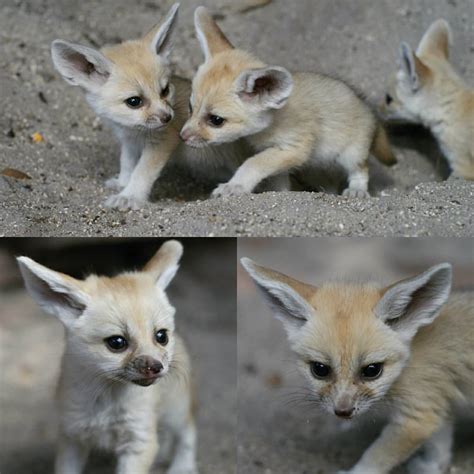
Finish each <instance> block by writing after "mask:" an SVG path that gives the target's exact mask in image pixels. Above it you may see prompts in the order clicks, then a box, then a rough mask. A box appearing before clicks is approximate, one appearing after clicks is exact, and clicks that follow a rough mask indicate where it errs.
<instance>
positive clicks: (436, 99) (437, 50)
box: [383, 20, 474, 180]
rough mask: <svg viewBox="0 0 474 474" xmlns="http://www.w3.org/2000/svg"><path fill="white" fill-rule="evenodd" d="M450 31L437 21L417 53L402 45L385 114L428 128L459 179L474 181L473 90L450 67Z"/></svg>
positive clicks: (430, 28)
mask: <svg viewBox="0 0 474 474" xmlns="http://www.w3.org/2000/svg"><path fill="white" fill-rule="evenodd" d="M451 36H452V34H451V30H450V28H449V25H448V23H447V22H446V21H445V20H438V21H436V22H434V23H433V24H432V25H431V26H430V27H429V29H428V30H427V31H426V33H425V35H424V36H423V38H422V40H421V42H420V44H419V46H418V49H417V51H416V53H414V52H413V51H412V50H411V48H410V47H409V46H408V45H407V44H406V43H402V46H401V50H400V68H399V71H398V73H397V75H396V77H395V78H393V79H392V81H391V84H390V87H389V90H388V93H387V95H386V97H385V104H384V105H383V110H384V112H385V114H386V115H387V117H388V118H392V119H404V120H409V121H413V122H417V123H421V124H423V125H424V126H425V127H427V128H429V129H430V130H431V131H432V133H433V134H434V136H435V137H436V139H437V140H438V143H439V145H440V147H441V150H442V151H443V153H444V155H445V157H446V159H447V160H448V162H449V164H450V166H451V169H452V171H453V173H454V175H455V176H458V177H461V178H465V179H470V180H472V179H474V91H473V89H472V88H471V87H469V86H468V85H466V83H465V82H464V81H463V80H462V78H461V77H460V76H459V75H458V74H457V72H456V71H455V70H454V68H453V67H452V66H451V63H450V62H449V46H450V43H451Z"/></svg>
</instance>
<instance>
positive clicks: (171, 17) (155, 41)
mask: <svg viewBox="0 0 474 474" xmlns="http://www.w3.org/2000/svg"><path fill="white" fill-rule="evenodd" d="M178 10H179V3H175V4H174V5H173V6H172V7H171V8H170V11H169V12H168V14H167V15H166V17H165V19H164V20H163V21H162V22H161V23H159V24H158V25H156V26H154V27H153V28H152V29H151V30H150V31H149V32H148V33H147V34H146V35H145V42H147V43H150V45H151V49H152V51H153V52H154V53H156V54H158V55H159V56H162V57H164V58H165V59H168V57H169V55H170V53H171V48H172V41H171V38H172V35H173V31H174V30H175V28H176V24H177V22H178Z"/></svg>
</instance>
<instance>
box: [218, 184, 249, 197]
mask: <svg viewBox="0 0 474 474" xmlns="http://www.w3.org/2000/svg"><path fill="white" fill-rule="evenodd" d="M249 192H250V191H249V190H248V189H245V187H244V186H242V185H241V184H233V183H223V184H219V186H217V188H216V189H214V191H213V192H212V197H226V196H240V195H242V194H247V193H249Z"/></svg>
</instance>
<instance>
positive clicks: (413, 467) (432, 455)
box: [407, 421, 453, 474]
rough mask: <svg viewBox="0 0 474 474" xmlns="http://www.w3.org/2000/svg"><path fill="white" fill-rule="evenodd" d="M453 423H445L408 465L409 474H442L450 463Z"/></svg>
mask: <svg viewBox="0 0 474 474" xmlns="http://www.w3.org/2000/svg"><path fill="white" fill-rule="evenodd" d="M452 445H453V423H452V422H451V421H447V422H446V423H445V424H444V425H443V426H442V427H441V428H440V429H439V431H437V432H436V433H435V434H434V435H433V436H432V437H431V438H430V439H429V440H428V441H427V442H426V443H425V444H424V445H423V447H422V448H421V450H420V453H419V454H416V455H415V456H414V457H413V458H412V459H411V460H410V461H409V463H408V466H407V467H408V472H409V473H410V474H444V473H445V472H446V471H447V469H448V467H449V464H450V463H451V454H452V452H451V449H452Z"/></svg>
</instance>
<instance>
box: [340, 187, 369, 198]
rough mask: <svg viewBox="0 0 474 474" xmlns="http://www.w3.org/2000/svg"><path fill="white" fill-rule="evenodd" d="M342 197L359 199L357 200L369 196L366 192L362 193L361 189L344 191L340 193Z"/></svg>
mask: <svg viewBox="0 0 474 474" xmlns="http://www.w3.org/2000/svg"><path fill="white" fill-rule="evenodd" d="M342 196H343V197H345V198H348V199H354V198H359V199H367V198H369V197H370V194H369V193H368V192H367V191H364V190H362V189H350V188H347V189H344V191H343V192H342Z"/></svg>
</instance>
